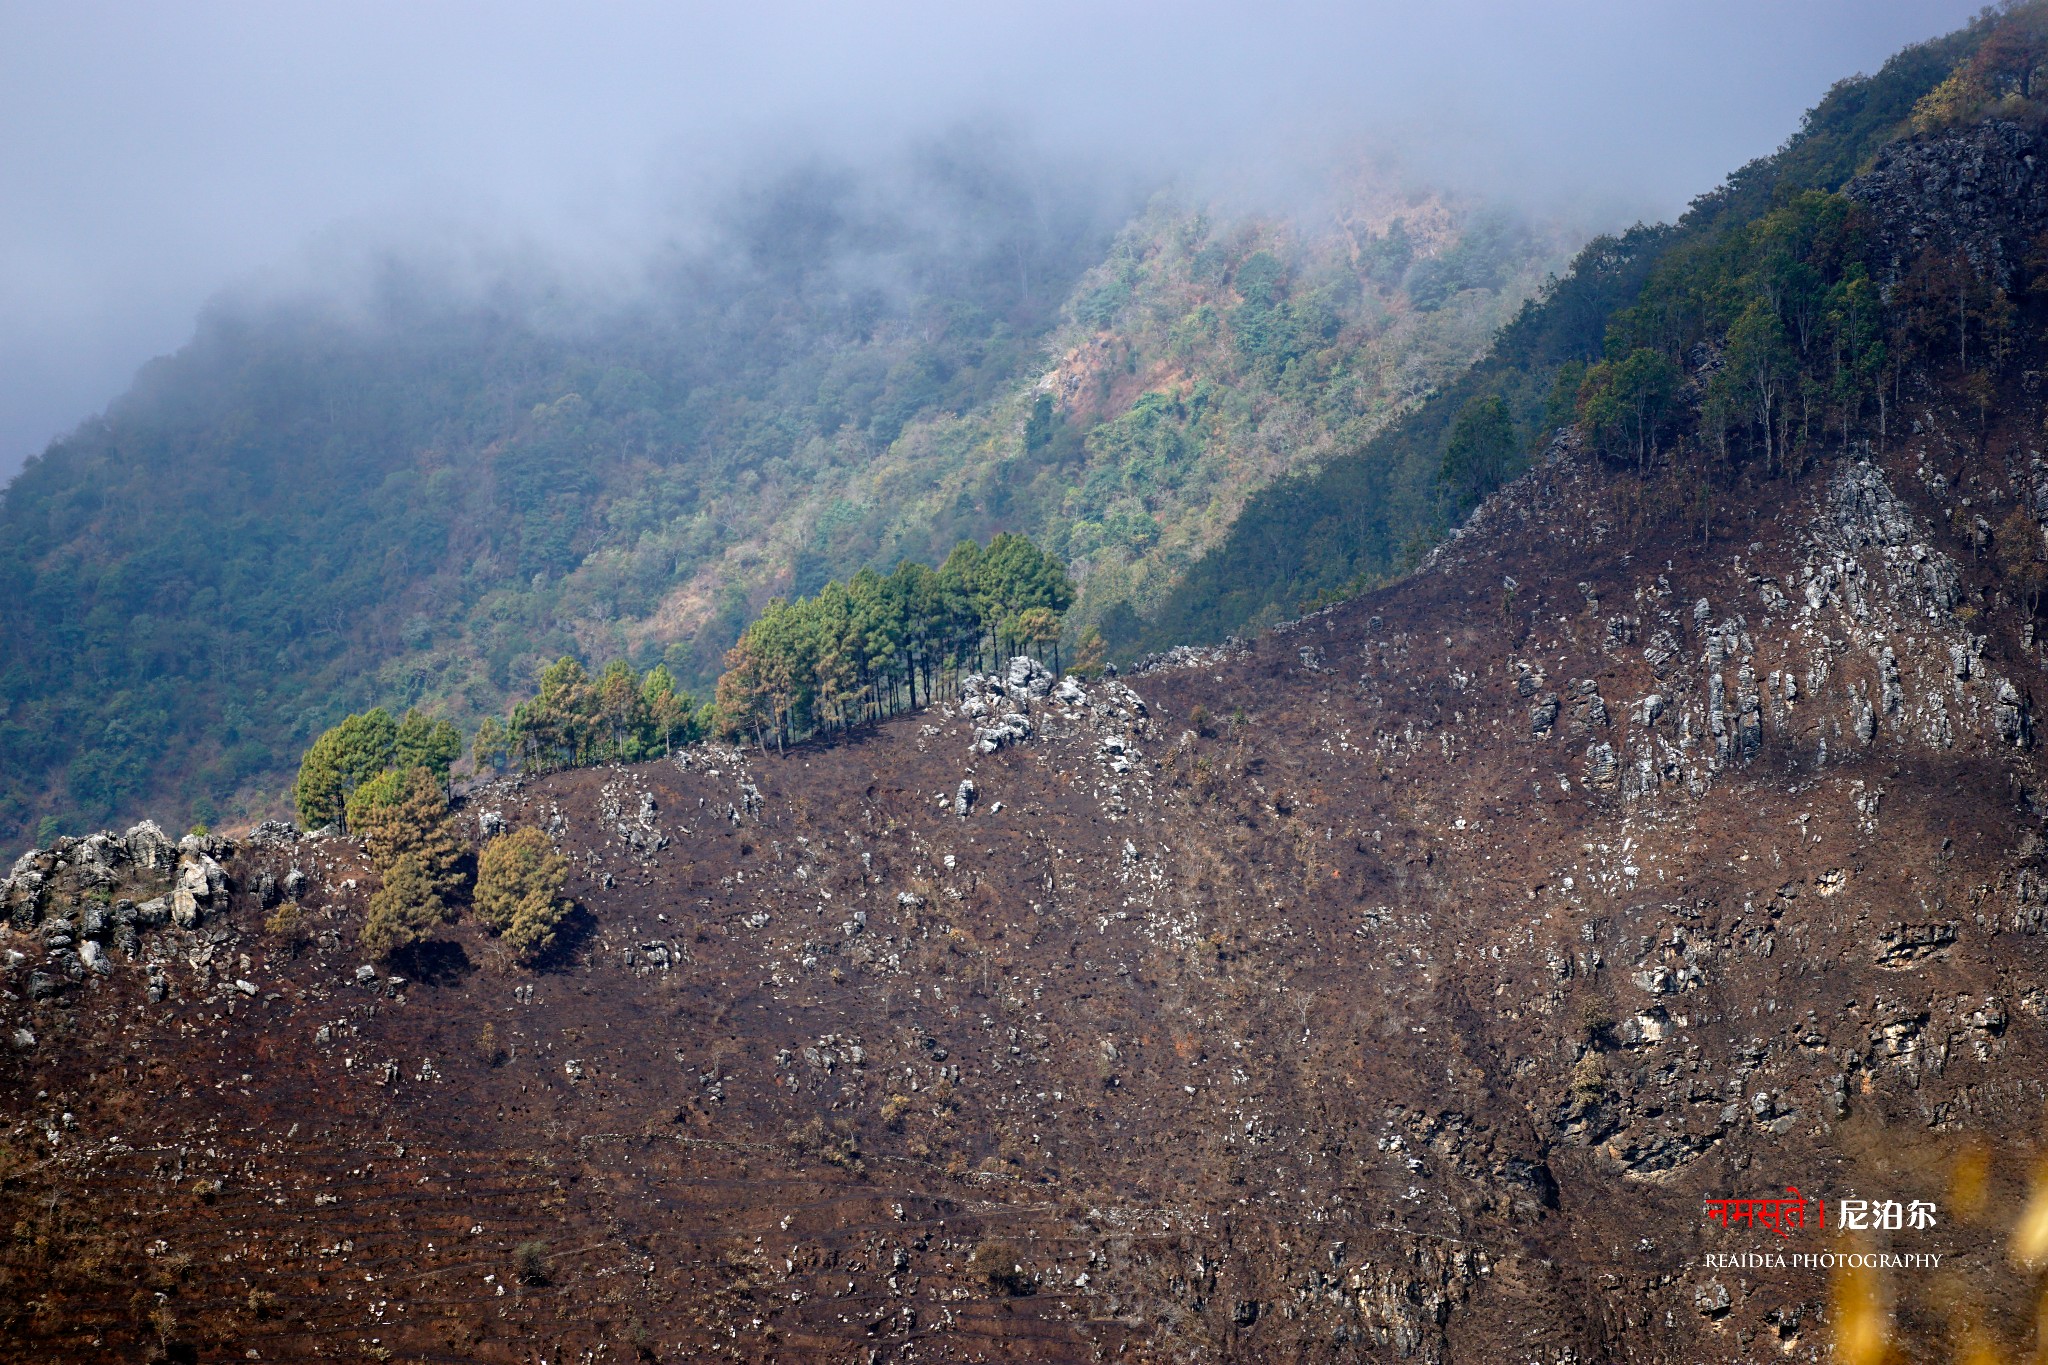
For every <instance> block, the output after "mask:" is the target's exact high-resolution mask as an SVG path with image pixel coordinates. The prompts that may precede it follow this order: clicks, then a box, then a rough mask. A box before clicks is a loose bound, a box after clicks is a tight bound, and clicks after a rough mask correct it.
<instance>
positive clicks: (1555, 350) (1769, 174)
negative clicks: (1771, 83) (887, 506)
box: [1139, 5, 2032, 648]
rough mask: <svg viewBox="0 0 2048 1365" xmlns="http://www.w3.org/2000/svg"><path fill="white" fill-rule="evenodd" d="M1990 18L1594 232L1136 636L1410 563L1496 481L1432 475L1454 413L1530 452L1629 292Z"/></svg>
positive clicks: (1886, 131)
mask: <svg viewBox="0 0 2048 1365" xmlns="http://www.w3.org/2000/svg"><path fill="white" fill-rule="evenodd" d="M2003 12H2005V13H2008V14H2017V15H2018V18H2017V19H2016V20H2014V22H2015V23H2020V22H2032V20H2031V19H2029V17H2028V16H2029V14H2030V13H2031V10H2030V7H2028V6H2024V5H2022V6H2008V7H2006V10H2005V11H2003ZM1995 21H1996V15H1994V14H1993V13H1992V12H1991V11H1988V10H1987V11H1986V13H1985V15H1984V16H1983V17H1981V18H1980V19H1979V20H1978V21H1977V22H1975V23H1973V24H1971V25H1969V26H1968V27H1966V28H1964V29H1961V30H1959V31H1957V32H1955V33H1952V34H1949V35H1947V36H1945V37H1943V38H1939V39H1935V40H1932V41H1929V42H1926V43H1921V44H1918V45H1916V46H1914V47H1910V48H1907V49H1906V50H1905V51H1903V52H1900V53H1899V54H1897V55H1896V56H1894V57H1893V58H1892V59H1891V60H1890V61H1888V62H1886V63H1885V65H1884V66H1883V68H1882V69H1881V70H1879V71H1878V72H1877V74H1876V75H1874V76H1857V77H1855V78H1853V79H1849V80H1844V81H1841V82H1839V83H1837V84H1836V86H1835V87H1834V88H1833V89H1832V90H1830V91H1829V92H1828V94H1827V96H1826V97H1825V98H1824V99H1822V100H1821V101H1820V103H1819V104H1817V105H1815V106H1814V108H1813V109H1811V110H1810V111H1808V113H1807V115H1806V118H1805V120H1804V122H1803V124H1802V126H1801V128H1800V131H1799V132H1798V133H1797V134H1796V135H1794V136H1793V137H1792V138H1790V139H1789V140H1788V141H1787V142H1786V144H1785V146H1784V147H1783V148H1781V149H1780V150H1779V151H1778V152H1776V153H1775V154H1773V155H1771V156H1768V157H1763V158H1760V159H1758V160H1756V161H1754V162H1751V163H1750V164H1749V165H1747V166H1744V167H1742V168H1741V169H1740V170H1738V171H1736V172H1735V173H1734V174H1733V175H1731V176H1729V177H1728V179H1727V181H1726V182H1725V183H1723V184H1722V185H1721V186H1720V187H1719V188H1717V189H1715V190H1714V191H1713V192H1711V193H1708V194H1705V195H1702V196H1701V197H1700V198H1699V199H1697V200H1695V201H1694V202H1693V204H1692V206H1691V208H1690V209H1689V210H1688V211H1687V212H1686V214H1685V215H1684V216H1683V217H1681V218H1680V219H1679V221H1678V222H1677V223H1676V224H1672V225H1668V226H1665V225H1659V226H1656V227H1646V226H1643V225H1640V224H1639V225H1637V226H1636V227H1635V228H1633V229H1631V230H1629V231H1627V232H1624V233H1621V234H1619V235H1616V236H1611V237H1600V238H1596V239H1595V240H1594V241H1593V242H1591V243H1590V244H1588V245H1587V246H1586V247H1585V249H1584V250H1583V251H1582V252H1581V253H1580V254H1579V256H1578V258H1577V259H1576V260H1575V261H1574V262H1573V265H1572V268H1571V270H1570V271H1569V272H1568V273H1567V274H1566V275H1565V276H1564V277H1563V278H1562V279H1559V280H1558V281H1556V282H1555V283H1554V284H1553V285H1551V286H1549V287H1548V288H1547V289H1546V291H1545V293H1544V294H1543V296H1542V297H1541V298H1540V299H1537V300H1533V301H1532V302H1531V303H1530V304H1529V305H1528V306H1527V307H1525V308H1524V309H1523V311H1522V313H1521V314H1520V316H1518V317H1517V318H1515V319H1514V321H1513V322H1512V324H1511V325H1509V326H1508V327H1507V328H1505V329H1504V330H1503V331H1502V333H1501V335H1500V337H1499V338H1498V340H1497V341H1496V343H1495V344H1494V345H1493V347H1492V348H1491V350H1490V351H1489V352H1488V354H1487V355H1486V356H1485V357H1484V358H1483V359H1482V360H1481V361H1480V362H1479V363H1478V364H1476V365H1474V366H1473V367H1472V368H1471V369H1470V370H1469V371H1467V372H1466V373H1464V374H1462V375H1460V376H1459V377H1458V379H1457V380H1456V381H1455V382H1454V383H1451V384H1447V385H1445V386H1444V387H1443V389H1442V390H1441V391H1440V392H1437V393H1435V394H1432V395H1431V396H1430V397H1429V400H1428V401H1427V402H1425V403H1423V404H1422V405H1420V407H1419V408H1418V409H1417V410H1416V411H1415V412H1414V413H1413V414H1411V415H1408V416H1407V417H1406V418H1405V419H1404V420H1402V421H1400V422H1398V423H1395V424H1393V425H1391V426H1390V427H1388V428H1387V429H1386V430H1385V431H1384V432H1382V433H1381V434H1379V435H1378V436H1377V437H1376V438H1375V439H1373V440H1371V441H1369V442H1367V443H1365V444H1363V445H1362V446H1360V447H1358V448H1357V449H1355V450H1349V451H1345V452H1343V453H1342V454H1340V455H1339V456H1338V457H1337V458H1334V459H1331V460H1328V461H1326V462H1324V463H1323V464H1322V465H1321V466H1320V467H1318V468H1317V469H1315V470H1313V471H1304V472H1302V473H1300V474H1298V475H1297V476H1295V477H1290V478H1284V479H1280V480H1278V481H1276V482H1275V483H1274V484H1273V485H1272V486H1271V487H1269V488H1267V489H1264V490H1262V491H1261V492H1259V493H1257V494H1256V495H1255V496H1253V497H1252V498H1251V499H1250V500H1249V501H1248V502H1247V503H1246V505H1245V507H1244V510H1243V514H1242V515H1241V516H1239V517H1238V518H1237V519H1236V520H1235V521H1234V522H1233V523H1232V525H1231V527H1230V530H1229V534H1228V535H1227V536H1226V537H1225V538H1223V539H1222V540H1221V542H1220V543H1218V544H1217V545H1216V546H1214V547H1213V548H1212V549H1211V550H1210V551H1209V552H1208V553H1207V554H1206V555H1204V556H1203V558H1202V559H1201V560H1199V561H1198V562H1196V563H1195V564H1193V565H1192V566H1190V568H1189V569H1188V571H1187V573H1186V574H1185V575H1184V576H1183V577H1182V578H1181V579H1180V580H1179V581H1178V582H1177V583H1176V584H1175V585H1174V586H1173V588H1172V590H1171V591H1170V592H1169V593H1168V594H1167V596H1166V597H1165V599H1164V600H1163V601H1161V602H1160V603H1158V605H1157V606H1156V607H1155V608H1154V610H1153V611H1152V612H1150V613H1149V615H1150V617H1151V619H1150V620H1149V621H1148V622H1147V624H1146V626H1145V628H1144V629H1143V630H1142V631H1140V632H1139V633H1140V634H1142V635H1143V637H1144V638H1146V639H1147V640H1149V641H1150V642H1151V644H1152V646H1153V647H1155V648H1166V647H1170V646H1171V645H1174V644H1177V643H1181V642H1184V641H1191V640H1204V641H1207V640H1215V639H1220V638H1222V636H1223V635H1224V634H1226V633H1227V632H1230V631H1235V630H1242V629H1245V628H1247V627H1248V626H1249V627H1257V626H1263V625H1267V624H1270V623H1272V622H1273V621H1276V620H1282V619H1286V618H1288V617H1291V616H1293V615H1295V614H1297V613H1298V612H1299V611H1301V610H1303V609H1304V607H1305V606H1307V605H1311V604H1313V603H1315V602H1317V601H1319V600H1327V598H1328V597H1330V596H1331V595H1341V594H1344V593H1347V592H1356V591H1357V590H1358V589H1359V588H1360V587H1362V586H1364V585H1365V584H1368V583H1372V582H1378V581H1383V580H1384V579H1385V578H1387V577H1388V576H1390V575H1392V574H1395V573H1399V572H1403V571H1405V570H1406V569H1407V568H1409V567H1410V566H1412V565H1413V564H1414V562H1415V560H1416V559H1417V557H1419V555H1420V554H1421V553H1422V552H1423V551H1424V550H1426V548H1427V546H1428V544H1429V543H1430V542H1431V541H1432V540H1433V539H1434V538H1435V537H1436V536H1439V535H1441V534H1442V533H1443V531H1444V530H1446V529H1448V526H1449V525H1450V524H1453V523H1454V521H1455V519H1456V518H1457V517H1458V516H1462V515H1463V514H1464V513H1465V512H1467V511H1469V510H1470V506H1471V503H1472V501H1473V500H1474V499H1475V498H1476V496H1478V495H1481V494H1484V493H1485V492H1487V491H1489V490H1490V489H1491V487H1493V486H1495V484H1496V483H1497V481H1498V480H1497V479H1495V480H1482V481H1480V482H1479V484H1478V485H1477V486H1476V487H1475V488H1472V489H1467V490H1457V489H1439V488H1436V487H1435V486H1434V485H1433V483H1432V482H1431V479H1432V477H1433V475H1434V474H1435V473H1436V471H1437V470H1438V468H1439V466H1440V465H1441V463H1442V461H1443V458H1444V454H1445V446H1446V444H1447V437H1448V435H1449V433H1450V430H1451V427H1452V424H1453V423H1454V421H1455V420H1456V418H1457V417H1458V415H1459V413H1460V412H1462V411H1463V410H1465V408H1466V407H1467V406H1468V405H1470V404H1472V403H1473V402H1475V401H1483V400H1485V399H1488V398H1499V399H1501V400H1502V401H1503V402H1504V403H1505V404H1506V405H1507V407H1508V408H1509V410H1510V411H1511V412H1512V414H1513V420H1514V423H1515V426H1516V429H1517V432H1518V433H1519V435H1520V436H1521V438H1522V441H1523V444H1524V449H1525V450H1527V451H1532V452H1533V451H1536V450H1540V449H1541V448H1542V447H1543V446H1544V445H1545V444H1546V443H1547V441H1548V439H1549V434H1550V433H1551V432H1552V431H1553V430H1555V429H1556V428H1557V426H1558V425H1559V424H1560V423H1561V422H1567V421H1570V420H1571V418H1572V417H1573V415H1574V413H1573V399H1574V397H1575V394H1574V392H1573V390H1574V389H1575V388H1576V386H1577V383H1578V379H1579V376H1580V374H1581V373H1582V370H1583V367H1584V366H1585V365H1588V364H1590V363H1593V362H1596V361H1598V360H1599V359H1601V358H1602V356H1603V355H1605V354H1606V353H1607V352H1608V351H1609V350H1610V349H1611V348H1612V347H1613V346H1614V345H1615V342H1616V337H1615V335H1614V333H1613V330H1612V328H1611V324H1612V323H1613V322H1614V321H1615V316H1616V314H1617V313H1618V312H1620V311H1622V310H1626V309H1628V308H1629V307H1630V306H1631V305H1632V304H1636V303H1638V302H1639V301H1640V299H1641V296H1642V293H1643V290H1644V289H1645V287H1646V286H1648V285H1650V284H1651V282H1652V281H1653V280H1654V279H1655V277H1656V276H1657V274H1658V273H1659V271H1660V270H1661V271H1665V272H1668V273H1680V272H1682V271H1683V270H1684V268H1685V266H1686V264H1687V263H1688V261H1690V260H1696V259H1699V258H1701V257H1704V256H1711V255H1712V253H1713V252H1714V251H1715V250H1716V249H1717V248H1718V247H1719V246H1720V245H1721V244H1723V243H1724V242H1725V241H1726V240H1727V239H1728V238H1729V237H1730V236H1732V235H1736V234H1740V233H1741V232H1743V231H1744V230H1745V229H1746V228H1748V227H1749V226H1751V225H1753V224H1755V223H1756V222H1758V221H1759V220H1760V219H1762V218H1763V217H1764V216H1765V215H1766V214H1768V213H1769V212H1770V211H1771V210H1772V209H1773V208H1775V207H1778V206H1780V205H1782V204H1783V203H1784V202H1785V200H1786V199H1787V198H1789V197H1792V196H1796V195H1797V194H1798V193H1799V192H1800V191H1802V190H1819V191H1830V192H1831V191H1835V190H1839V189H1840V188H1841V187H1842V186H1843V185H1844V184H1846V183H1847V182H1848V181H1849V180H1850V179H1851V178H1852V177H1854V176H1855V175H1856V174H1857V173H1858V172H1859V171H1861V170H1863V169H1864V168H1865V167H1867V165H1868V164H1869V162H1870V160H1871V158H1873V157H1874V156H1875V155H1877V153H1878V152H1879V151H1880V150H1881V149H1882V148H1883V147H1885V146H1886V145H1887V144H1889V143H1891V142H1892V141H1894V140H1895V139H1897V138H1898V137H1899V136H1900V135H1901V134H1902V133H1903V132H1909V131H1910V130H1911V125H1912V119H1913V115H1914V111H1915V108H1916V106H1917V105H1919V104H1920V103H1921V102H1922V101H1924V100H1927V99H1928V98H1930V97H1931V96H1932V95H1933V94H1934V92H1935V91H1936V90H1937V88H1945V81H1946V78H1949V77H1951V76H1952V74H1953V73H1955V72H1957V71H1958V70H1959V69H1960V68H1963V67H1966V66H1967V65H1968V63H1969V61H1970V59H1971V58H1972V56H1973V54H1974V53H1976V52H1977V51H1979V50H1980V49H1981V48H1982V46H1983V44H1984V43H1985V40H1986V37H1987V35H1989V34H1990V33H1991V32H1992V31H1993V30H1994V28H1995V27H1996V23H1995ZM1561 381H1562V385H1563V388H1562V391H1560V382H1561ZM1517 467H1519V462H1518V461H1507V462H1505V468H1504V471H1503V472H1505V473H1509V474H1511V473H1512V472H1513V470H1514V469H1515V468H1517ZM1405 490H1427V491H1428V492H1429V493H1430V494H1432V495H1433V499H1432V500H1431V501H1428V502H1425V503H1424V505H1422V506H1417V505H1416V504H1415V501H1414V497H1415V495H1414V493H1412V492H1410V493H1408V494H1407V496H1406V497H1404V496H1403V493H1404V491H1405ZM1461 493H1462V496H1461Z"/></svg>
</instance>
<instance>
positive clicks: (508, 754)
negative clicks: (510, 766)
mask: <svg viewBox="0 0 2048 1365" xmlns="http://www.w3.org/2000/svg"><path fill="white" fill-rule="evenodd" d="M469 751H470V753H472V754H474V755H475V756H476V764H477V767H478V768H479V769H481V768H482V767H484V765H486V764H488V765H490V767H491V768H493V769H502V768H504V766H505V765H506V764H507V763H510V762H511V761H512V733H511V731H509V730H507V729H506V728H505V722H503V721H501V720H499V719H498V718H497V717H496V716H485V717H484V718H483V721H482V722H481V723H480V724H479V725H478V726H477V727H476V738H475V739H473V740H471V741H470V745H469Z"/></svg>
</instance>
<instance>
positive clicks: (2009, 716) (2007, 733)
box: [1991, 678, 2033, 749]
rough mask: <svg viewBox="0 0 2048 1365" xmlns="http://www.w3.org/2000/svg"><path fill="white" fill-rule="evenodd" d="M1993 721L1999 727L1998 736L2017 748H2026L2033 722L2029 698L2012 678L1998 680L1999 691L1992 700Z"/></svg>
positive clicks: (2030, 736)
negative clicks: (2024, 695)
mask: <svg viewBox="0 0 2048 1365" xmlns="http://www.w3.org/2000/svg"><path fill="white" fill-rule="evenodd" d="M1991 723H1992V724H1993V725H1994V726H1996V727H1997V730H1998V737H1999V738H2000V739H2002V740H2004V741H2005V742H2006V743H2007V744H2010V745H2012V746H2013V747H2014V748H2015V749H2024V748H2026V747H2027V745H2028V743H2029V742H2030V740H2031V739H2032V732H2033V723H2032V717H2031V716H2029V714H2028V708H2027V700H2026V698H2025V697H2022V696H2021V695H2020V690H2019V689H2018V688H2017V687H2014V686H2013V685H2012V682H2011V680H2010V679H2006V678H2000V679H1999V680H1998V691H1997V693H1996V694H1995V695H1994V696H1993V698H1992V701H1991Z"/></svg>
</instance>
